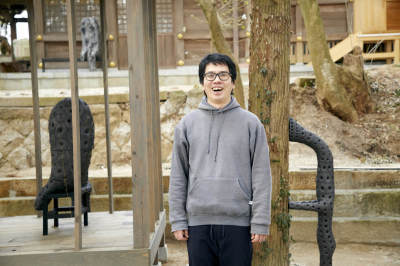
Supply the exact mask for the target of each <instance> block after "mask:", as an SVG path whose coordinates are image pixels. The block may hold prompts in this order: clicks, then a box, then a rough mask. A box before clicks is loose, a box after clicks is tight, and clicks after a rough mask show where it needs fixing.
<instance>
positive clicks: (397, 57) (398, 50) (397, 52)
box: [393, 39, 400, 64]
mask: <svg viewBox="0 0 400 266" xmlns="http://www.w3.org/2000/svg"><path fill="white" fill-rule="evenodd" d="M393 61H394V62H393V63H395V64H400V39H395V40H394V60H393Z"/></svg>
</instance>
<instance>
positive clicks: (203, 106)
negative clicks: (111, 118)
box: [169, 54, 271, 266]
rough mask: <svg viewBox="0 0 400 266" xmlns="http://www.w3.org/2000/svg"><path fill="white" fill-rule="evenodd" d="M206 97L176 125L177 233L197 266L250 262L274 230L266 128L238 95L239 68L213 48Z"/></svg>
mask: <svg viewBox="0 0 400 266" xmlns="http://www.w3.org/2000/svg"><path fill="white" fill-rule="evenodd" d="M199 79H200V83H201V84H202V86H203V91H204V97H203V99H202V102H201V103H200V105H199V108H198V109H197V110H195V111H193V112H191V113H189V114H188V115H186V116H185V117H184V118H182V120H181V121H180V122H179V124H178V125H177V126H176V128H175V136H174V146H173V152H172V165H171V177H170V190H169V204H170V222H171V225H172V232H173V233H174V235H175V237H176V239H178V240H187V247H188V254H189V265H190V266H208V265H210V266H235V265H237V266H239V265H240V266H247V265H248V266H250V265H251V258H252V243H255V242H263V241H265V240H266V236H267V234H268V232H269V224H270V208H271V207H270V202H271V174H270V164H269V151H268V144H267V138H266V135H265V129H264V126H263V125H262V124H261V122H260V121H259V119H258V118H257V116H255V115H254V114H252V113H250V112H248V111H246V110H244V109H242V108H241V107H240V105H239V104H238V102H237V101H236V99H235V98H234V97H233V96H232V92H233V89H234V88H235V80H236V67H235V64H234V63H233V61H232V60H231V58H229V57H228V56H226V55H222V54H209V55H207V56H206V57H204V58H203V60H202V61H201V62H200V64H199Z"/></svg>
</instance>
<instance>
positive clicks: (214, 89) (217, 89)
mask: <svg viewBox="0 0 400 266" xmlns="http://www.w3.org/2000/svg"><path fill="white" fill-rule="evenodd" d="M212 90H213V91H222V90H223V89H222V88H212Z"/></svg>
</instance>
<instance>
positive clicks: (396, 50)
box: [290, 33, 400, 64]
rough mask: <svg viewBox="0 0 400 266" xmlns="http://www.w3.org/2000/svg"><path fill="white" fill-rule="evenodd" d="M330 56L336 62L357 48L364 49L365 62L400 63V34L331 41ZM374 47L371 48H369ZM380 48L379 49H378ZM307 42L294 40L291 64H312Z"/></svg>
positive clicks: (354, 36)
mask: <svg viewBox="0 0 400 266" xmlns="http://www.w3.org/2000/svg"><path fill="white" fill-rule="evenodd" d="M328 45H329V47H330V50H329V52H330V54H331V57H332V60H333V61H334V62H336V61H338V60H339V59H340V58H342V57H343V56H344V55H346V54H348V53H349V52H351V51H352V50H353V48H354V47H355V46H360V47H362V48H363V51H364V52H363V57H364V60H368V61H369V60H371V61H374V60H386V63H388V64H391V63H394V64H399V63H400V33H381V34H359V33H358V34H350V35H348V36H347V37H346V38H344V39H342V40H340V39H338V40H335V39H329V38H328ZM368 45H369V47H374V48H369V47H368ZM377 47H379V49H376V48H377ZM310 62H311V57H310V52H309V51H308V49H307V41H306V40H303V39H302V38H301V37H297V38H296V39H293V38H292V41H291V43H290V63H291V64H296V63H310Z"/></svg>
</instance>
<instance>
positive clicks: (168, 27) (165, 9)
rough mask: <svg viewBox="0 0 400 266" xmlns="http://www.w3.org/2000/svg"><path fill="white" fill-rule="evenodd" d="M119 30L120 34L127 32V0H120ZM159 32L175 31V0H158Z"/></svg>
mask: <svg viewBox="0 0 400 266" xmlns="http://www.w3.org/2000/svg"><path fill="white" fill-rule="evenodd" d="M117 4H118V32H119V34H127V33H128V30H127V26H126V25H127V24H128V17H127V12H126V0H118V1H117ZM156 14H157V32H158V33H170V32H173V29H174V24H173V21H174V20H173V14H174V12H173V0H157V1H156Z"/></svg>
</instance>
